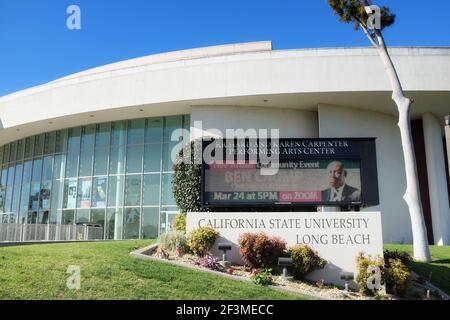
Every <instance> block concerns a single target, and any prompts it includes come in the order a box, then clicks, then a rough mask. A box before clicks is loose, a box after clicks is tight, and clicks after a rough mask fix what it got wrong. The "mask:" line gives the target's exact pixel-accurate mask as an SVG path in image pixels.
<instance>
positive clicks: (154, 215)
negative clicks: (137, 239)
mask: <svg viewBox="0 0 450 320" xmlns="http://www.w3.org/2000/svg"><path fill="white" fill-rule="evenodd" d="M158 228H159V208H143V209H142V239H156V238H158Z"/></svg>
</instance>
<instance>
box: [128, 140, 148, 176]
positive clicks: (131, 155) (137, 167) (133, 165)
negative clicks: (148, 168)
mask: <svg viewBox="0 0 450 320" xmlns="http://www.w3.org/2000/svg"><path fill="white" fill-rule="evenodd" d="M143 150H144V147H143V146H142V145H140V146H129V147H128V148H127V173H140V172H142V153H143Z"/></svg>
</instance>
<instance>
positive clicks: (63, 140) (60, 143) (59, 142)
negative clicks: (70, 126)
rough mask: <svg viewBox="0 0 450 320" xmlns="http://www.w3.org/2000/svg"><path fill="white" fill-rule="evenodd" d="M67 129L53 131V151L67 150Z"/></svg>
mask: <svg viewBox="0 0 450 320" xmlns="http://www.w3.org/2000/svg"><path fill="white" fill-rule="evenodd" d="M67 140H68V130H67V129H66V130H59V131H56V133H55V153H59V152H66V151H67Z"/></svg>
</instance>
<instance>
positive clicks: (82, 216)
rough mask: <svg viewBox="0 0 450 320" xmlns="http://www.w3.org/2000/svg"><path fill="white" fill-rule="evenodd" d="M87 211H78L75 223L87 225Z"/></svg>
mask: <svg viewBox="0 0 450 320" xmlns="http://www.w3.org/2000/svg"><path fill="white" fill-rule="evenodd" d="M89 220H90V216H89V209H78V210H77V219H76V220H75V223H89Z"/></svg>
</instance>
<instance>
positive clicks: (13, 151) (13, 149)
mask: <svg viewBox="0 0 450 320" xmlns="http://www.w3.org/2000/svg"><path fill="white" fill-rule="evenodd" d="M16 147H17V144H16V142H13V143H11V144H10V147H9V161H11V162H12V161H16V151H17V149H16Z"/></svg>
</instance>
